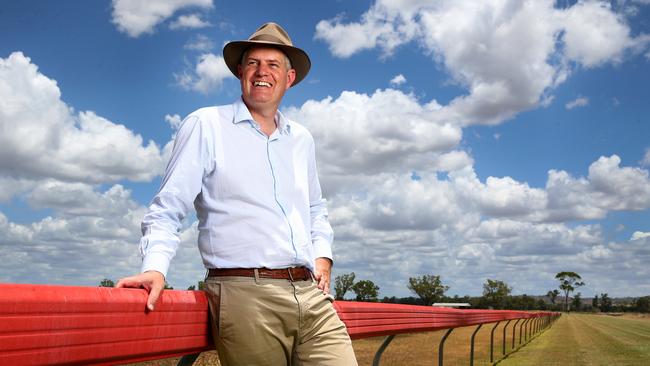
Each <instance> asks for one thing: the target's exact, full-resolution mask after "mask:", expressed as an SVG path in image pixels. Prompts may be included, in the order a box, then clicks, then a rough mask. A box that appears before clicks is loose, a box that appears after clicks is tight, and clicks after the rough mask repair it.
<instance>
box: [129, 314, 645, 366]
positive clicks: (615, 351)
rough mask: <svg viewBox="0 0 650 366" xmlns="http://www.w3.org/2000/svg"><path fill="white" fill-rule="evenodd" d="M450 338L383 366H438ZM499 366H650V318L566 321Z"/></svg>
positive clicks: (391, 350)
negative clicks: (442, 344) (440, 347)
mask: <svg viewBox="0 0 650 366" xmlns="http://www.w3.org/2000/svg"><path fill="white" fill-rule="evenodd" d="M513 323H514V322H513ZM513 323H511V324H510V325H509V326H508V328H507V332H506V353H508V352H510V351H511V350H512V327H513ZM493 326H494V324H486V325H484V326H483V327H482V328H481V329H480V330H479V332H478V333H477V335H476V345H475V350H474V365H477V366H479V365H490V362H489V359H490V353H489V352H490V349H489V345H490V331H491V330H492V327H493ZM503 326H504V323H501V324H499V325H498V326H497V328H496V330H495V333H494V339H495V342H494V343H495V344H494V357H495V360H496V359H498V358H500V357H501V353H502V345H503V342H502V341H503ZM475 329H476V327H465V328H458V329H455V330H454V331H453V332H452V333H451V335H450V336H449V338H447V341H446V342H445V348H444V356H445V357H444V364H445V365H469V352H470V349H469V343H470V337H471V335H472V332H473V331H474V330H475ZM444 332H445V331H437V332H430V333H420V334H403V335H398V336H397V337H395V339H394V340H393V342H392V343H391V345H390V346H389V347H388V348H387V349H386V351H385V352H384V354H383V356H382V359H381V365H385V366H388V365H399V366H403V365H408V366H411V365H413V366H416V365H437V364H438V344H439V342H440V339H441V338H442V336H443V334H444ZM382 341H383V337H382V338H369V339H360V340H356V341H354V342H352V343H353V346H354V350H355V352H356V355H357V359H358V361H359V365H361V366H364V365H371V364H372V360H373V357H374V355H375V352H376V351H377V349H378V348H379V346H380V344H381V343H382ZM522 343H523V342H522ZM515 348H519V326H517V328H516V332H515ZM177 362H178V359H167V360H161V361H156V362H148V363H142V364H139V365H176V363H177ZM195 365H219V363H218V356H217V355H216V353H215V352H205V353H203V354H202V355H201V357H200V358H199V359H198V360H197V362H196V363H195ZM499 365H500V366H533V365H549V366H550V365H567V366H574V365H576V366H580V365H650V317H641V316H639V315H626V316H622V317H614V316H607V315H591V314H570V315H563V316H562V317H561V318H560V319H559V320H558V321H556V322H555V323H554V324H553V326H552V327H551V328H549V329H547V330H546V331H543V332H542V333H541V334H540V335H539V336H538V337H535V338H533V340H532V341H531V342H530V343H528V344H527V345H526V346H524V347H521V348H519V349H518V350H517V351H516V352H514V353H512V354H510V355H509V356H508V357H506V358H505V359H504V360H502V361H501V362H499Z"/></svg>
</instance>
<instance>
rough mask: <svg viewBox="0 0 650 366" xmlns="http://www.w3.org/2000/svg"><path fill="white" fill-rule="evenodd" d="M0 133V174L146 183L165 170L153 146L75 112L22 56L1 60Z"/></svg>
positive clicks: (93, 116)
mask: <svg viewBox="0 0 650 366" xmlns="http://www.w3.org/2000/svg"><path fill="white" fill-rule="evenodd" d="M0 129H2V130H3V131H5V132H3V133H2V134H0V155H1V156H2V157H3V158H2V160H1V161H0V176H11V177H14V178H26V179H32V180H34V179H42V178H57V179H60V180H74V181H83V182H95V183H98V182H111V181H117V180H120V179H130V180H134V181H148V180H151V179H152V178H153V177H154V176H155V175H157V174H159V173H160V172H161V170H162V167H163V166H164V165H163V162H162V159H161V156H160V149H159V148H158V146H157V145H156V144H155V143H154V142H152V141H149V142H148V143H147V144H146V145H145V144H144V142H143V139H142V137H141V136H139V135H137V134H134V133H133V132H132V131H131V130H129V129H127V128H126V127H125V126H123V125H120V124H116V123H113V122H111V121H109V120H107V119H105V118H103V117H101V116H98V115H96V114H95V113H94V112H92V111H85V112H79V113H75V112H74V111H73V109H72V108H71V107H69V106H68V105H66V104H65V103H64V102H63V101H62V100H61V92H60V90H59V88H58V86H57V83H56V81H55V80H52V79H50V78H48V77H47V76H45V75H43V74H41V73H40V72H39V71H38V67H37V66H36V65H35V64H33V63H31V60H30V59H29V58H28V57H26V56H24V55H23V54H22V53H21V52H15V53H12V54H11V55H10V56H9V57H8V58H6V59H2V58H0ZM25 162H29V164H25Z"/></svg>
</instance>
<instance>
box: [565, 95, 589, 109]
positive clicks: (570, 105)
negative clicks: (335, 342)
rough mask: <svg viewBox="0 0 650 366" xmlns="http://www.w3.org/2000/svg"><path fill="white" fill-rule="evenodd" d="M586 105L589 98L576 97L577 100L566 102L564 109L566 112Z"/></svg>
mask: <svg viewBox="0 0 650 366" xmlns="http://www.w3.org/2000/svg"><path fill="white" fill-rule="evenodd" d="M587 105H589V98H585V97H578V98H576V99H574V100H572V101H570V102H568V103H567V104H565V105H564V107H565V108H566V109H568V110H571V109H573V108H577V107H585V106H587Z"/></svg>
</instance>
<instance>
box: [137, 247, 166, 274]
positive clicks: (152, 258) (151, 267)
mask: <svg viewBox="0 0 650 366" xmlns="http://www.w3.org/2000/svg"><path fill="white" fill-rule="evenodd" d="M168 270H169V258H167V256H166V255H165V254H163V253H147V256H146V257H144V258H143V259H142V266H141V267H140V273H143V272H146V271H158V272H160V273H162V275H163V276H164V277H165V278H167V271H168Z"/></svg>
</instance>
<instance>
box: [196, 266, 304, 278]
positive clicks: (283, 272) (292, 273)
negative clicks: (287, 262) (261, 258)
mask: <svg viewBox="0 0 650 366" xmlns="http://www.w3.org/2000/svg"><path fill="white" fill-rule="evenodd" d="M255 270H257V273H258V276H259V278H272V279H275V280H289V281H306V280H311V279H312V276H311V271H310V270H309V269H308V268H307V267H290V268H281V269H268V268H210V269H209V270H208V277H224V276H236V277H255Z"/></svg>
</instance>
